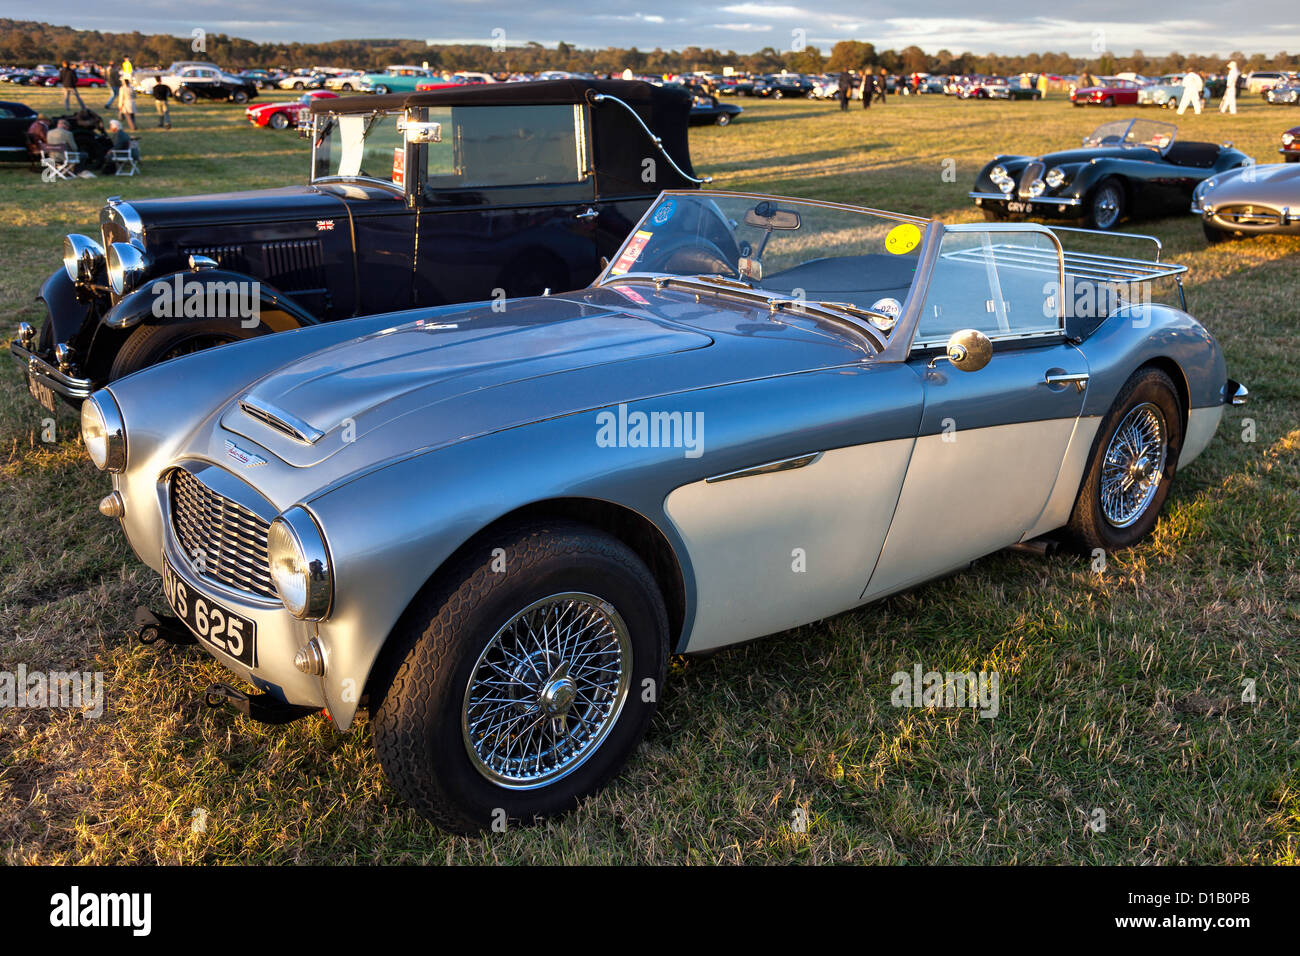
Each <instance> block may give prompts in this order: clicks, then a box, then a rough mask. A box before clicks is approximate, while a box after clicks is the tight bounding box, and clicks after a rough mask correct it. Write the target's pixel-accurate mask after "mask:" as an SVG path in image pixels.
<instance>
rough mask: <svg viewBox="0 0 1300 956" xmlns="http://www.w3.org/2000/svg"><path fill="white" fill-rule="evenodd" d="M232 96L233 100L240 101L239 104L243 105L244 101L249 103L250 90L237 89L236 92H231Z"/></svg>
mask: <svg viewBox="0 0 1300 956" xmlns="http://www.w3.org/2000/svg"><path fill="white" fill-rule="evenodd" d="M230 98H231V99H232V100H234V101H235V102H236V103H239V104H240V105H241V106H242V105H243V104H244V103H247V102H248V91H247V90H235V92H234V93H231V94H230Z"/></svg>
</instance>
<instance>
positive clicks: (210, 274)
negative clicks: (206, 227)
mask: <svg viewBox="0 0 1300 956" xmlns="http://www.w3.org/2000/svg"><path fill="white" fill-rule="evenodd" d="M231 283H237V284H247V283H252V284H253V288H252V289H249V290H248V294H249V297H251V296H252V295H254V294H256V296H257V299H258V310H259V311H258V316H257V317H258V319H259V320H260V321H261V322H262V323H264V324H265V325H266V326H267V327H268V328H270V329H271V331H273V332H285V331H288V330H289V329H299V328H303V327H305V326H309V325H318V324H319V323H320V320H319V319H317V318H316V317H315V316H314V315H312V314H311V313H310V312H308V311H307V310H306V309H305V308H303V307H302V306H301V305H299V304H298V303H297V302H295V301H294V300H293V299H292V298H290V297H289V296H287V295H285V294H284V293H283V292H281V291H280V290H279V289H277V288H275V287H274V286H272V285H269V284H267V283H265V282H262V281H261V280H259V279H254V278H253V277H252V276H249V275H246V274H244V273H240V272H232V271H229V270H226V269H204V270H202V271H198V272H193V271H185V272H174V273H172V274H170V275H164V276H156V277H155V278H153V279H149V280H147V281H146V282H145V283H144V284H143V285H141V286H140V288H138V289H136V290H134V291H133V292H130V293H128V294H127V295H125V296H123V298H122V299H121V300H120V301H119V302H118V303H117V304H116V305H114V306H113V308H111V309H110V310H109V311H108V312H107V313H106V314H105V316H104V318H103V320H102V321H103V323H104V325H106V326H108V327H109V328H112V329H118V330H126V329H132V328H135V327H136V326H138V325H142V324H145V325H152V324H156V323H158V322H159V321H161V320H164V319H169V318H172V317H177V316H176V312H177V311H178V310H177V309H176V305H177V297H178V296H179V297H180V298H181V302H182V304H183V302H184V301H185V300H188V299H189V298H190V297H191V296H192V295H194V294H197V293H196V292H195V291H194V290H195V289H196V288H197V289H199V290H202V295H203V297H204V302H205V303H206V302H208V301H212V299H213V298H214V297H216V296H219V295H226V294H228V290H229V288H230V284H231ZM237 288H238V289H240V290H241V294H242V288H243V286H242V285H239V286H237ZM178 290H179V291H178ZM210 317H212V316H207V315H196V316H191V318H196V319H198V318H210Z"/></svg>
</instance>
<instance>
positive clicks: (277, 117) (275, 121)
mask: <svg viewBox="0 0 1300 956" xmlns="http://www.w3.org/2000/svg"><path fill="white" fill-rule="evenodd" d="M266 123H267V125H268V126H270V127H271V129H288V128H289V114H288V113H282V112H281V113H272V114H271V118H270V119H269V120H267V121H266Z"/></svg>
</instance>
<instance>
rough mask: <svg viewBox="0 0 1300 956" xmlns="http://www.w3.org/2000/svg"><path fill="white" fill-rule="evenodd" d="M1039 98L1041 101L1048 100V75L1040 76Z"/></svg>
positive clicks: (1042, 74)
mask: <svg viewBox="0 0 1300 956" xmlns="http://www.w3.org/2000/svg"><path fill="white" fill-rule="evenodd" d="M1038 98H1039V99H1040V100H1045V99H1047V74H1046V73H1039V74H1038Z"/></svg>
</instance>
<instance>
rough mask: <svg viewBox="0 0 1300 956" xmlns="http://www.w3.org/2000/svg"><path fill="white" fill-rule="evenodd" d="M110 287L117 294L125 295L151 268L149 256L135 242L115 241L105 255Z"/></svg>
mask: <svg viewBox="0 0 1300 956" xmlns="http://www.w3.org/2000/svg"><path fill="white" fill-rule="evenodd" d="M104 261H105V267H106V270H107V272H108V287H109V288H110V289H112V290H113V294H114V295H116V296H123V295H126V294H127V293H128V292H130V291H131V290H132V289H134V288H135V287H136V286H137V285H139V284H140V282H141V281H142V280H143V279H144V276H145V272H147V271H148V268H149V257H148V256H147V255H146V254H145V251H144V250H143V249H142V248H140V247H139V246H137V245H135V244H134V243H130V242H114V243H112V244H111V245H109V247H108V254H107V255H106V256H105V260H104Z"/></svg>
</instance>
